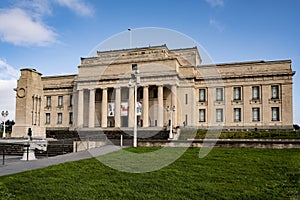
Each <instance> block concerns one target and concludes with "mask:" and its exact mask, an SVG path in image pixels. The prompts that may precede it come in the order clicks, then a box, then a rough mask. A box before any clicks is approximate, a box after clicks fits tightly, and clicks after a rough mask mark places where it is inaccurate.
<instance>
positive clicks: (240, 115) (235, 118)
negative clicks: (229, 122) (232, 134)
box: [233, 108, 242, 122]
mask: <svg viewBox="0 0 300 200" xmlns="http://www.w3.org/2000/svg"><path fill="white" fill-rule="evenodd" d="M237 113H239V114H238V115H237ZM237 116H238V117H237ZM233 121H234V122H241V121H242V109H241V108H234V109H233Z"/></svg>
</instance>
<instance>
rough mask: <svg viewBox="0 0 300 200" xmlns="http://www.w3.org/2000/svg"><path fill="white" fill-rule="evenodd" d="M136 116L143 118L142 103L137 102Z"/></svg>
mask: <svg viewBox="0 0 300 200" xmlns="http://www.w3.org/2000/svg"><path fill="white" fill-rule="evenodd" d="M136 114H137V116H141V115H142V103H141V102H137V105H136Z"/></svg>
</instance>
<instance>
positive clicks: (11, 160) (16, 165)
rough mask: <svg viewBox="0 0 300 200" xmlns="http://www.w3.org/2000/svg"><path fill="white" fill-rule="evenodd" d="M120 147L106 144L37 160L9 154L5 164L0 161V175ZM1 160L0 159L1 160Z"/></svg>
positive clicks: (80, 158) (77, 158)
mask: <svg viewBox="0 0 300 200" xmlns="http://www.w3.org/2000/svg"><path fill="white" fill-rule="evenodd" d="M120 149H121V147H119V146H114V145H106V146H103V147H99V148H95V149H90V150H89V151H81V152H76V153H69V154H65V155H60V156H55V157H49V158H42V159H38V160H30V161H20V160H19V159H20V158H21V156H13V157H11V156H9V157H8V159H6V160H5V165H2V162H1V163H0V164H1V165H0V176H4V175H9V174H16V173H19V172H24V171H30V170H34V169H40V168H44V167H48V166H51V165H57V164H60V163H65V162H71V161H76V160H83V159H88V158H92V157H97V156H101V155H105V154H107V153H111V152H114V151H118V150H120ZM1 161H2V160H1Z"/></svg>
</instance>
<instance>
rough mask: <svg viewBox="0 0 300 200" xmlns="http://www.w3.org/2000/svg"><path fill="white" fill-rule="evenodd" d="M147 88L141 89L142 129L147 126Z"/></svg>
mask: <svg viewBox="0 0 300 200" xmlns="http://www.w3.org/2000/svg"><path fill="white" fill-rule="evenodd" d="M148 109H149V87H148V86H144V87H143V127H148V126H149V113H148Z"/></svg>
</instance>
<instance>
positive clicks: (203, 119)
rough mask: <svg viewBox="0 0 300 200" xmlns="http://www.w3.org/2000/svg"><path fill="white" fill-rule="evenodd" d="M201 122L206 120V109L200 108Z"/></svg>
mask: <svg viewBox="0 0 300 200" xmlns="http://www.w3.org/2000/svg"><path fill="white" fill-rule="evenodd" d="M199 122H205V109H199Z"/></svg>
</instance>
